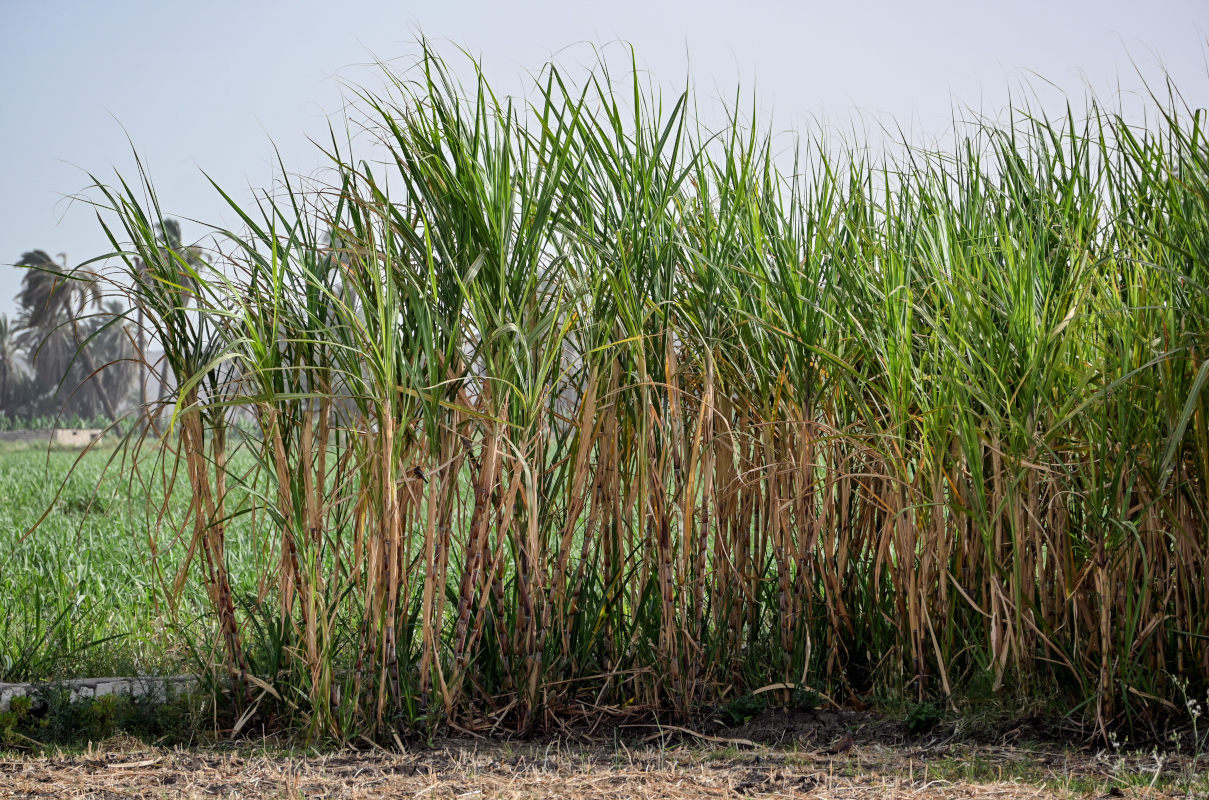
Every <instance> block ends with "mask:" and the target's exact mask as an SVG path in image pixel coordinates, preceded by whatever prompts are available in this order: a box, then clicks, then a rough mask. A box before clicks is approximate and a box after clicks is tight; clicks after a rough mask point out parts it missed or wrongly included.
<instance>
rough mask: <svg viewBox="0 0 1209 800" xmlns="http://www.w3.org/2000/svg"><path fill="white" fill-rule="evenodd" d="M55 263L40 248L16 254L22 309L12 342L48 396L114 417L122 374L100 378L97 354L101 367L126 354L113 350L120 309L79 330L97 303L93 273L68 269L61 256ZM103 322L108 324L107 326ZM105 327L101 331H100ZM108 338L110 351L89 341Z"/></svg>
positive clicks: (77, 408) (81, 410)
mask: <svg viewBox="0 0 1209 800" xmlns="http://www.w3.org/2000/svg"><path fill="white" fill-rule="evenodd" d="M60 259H62V263H61V264H59V263H56V262H55V261H54V260H53V259H52V258H51V257H50V255H49V254H47V253H46V251H44V250H32V251H30V252H27V253H25V254H23V255H22V256H21V260H20V261H18V262H17V265H18V266H24V267H26V268H27V272H26V273H25V277H24V278H22V281H21V291H20V292H18V293H17V303H18V305H19V306H20V308H21V311H20V314H19V316H18V321H17V326H16V327H17V329H18V334H17V337H16V345H17V346H18V347H20V348H21V349H22V350H24V351H25V353H26V357H27V359H28V361H29V363H30V365H31V366H32V367H33V370H34V374H35V377H36V378H37V380H38V383H39V385H40V386H41V387H42V389H43V390H44V391H46V392H47V393H48V394H52V395H53V394H54V393H55V392H56V391H60V392H63V393H64V394H65V395H66V397H67V402H66V404H65V409H66V408H67V407H71V408H72V410H74V411H76V412H77V413H83V414H85V415H88V414H95V413H97V412H98V411H101V410H103V411H104V413H105V414H106V415H107V416H108V417H109V418H110V419H117V416H118V410H117V406H116V402H115V401H118V402H120V400H121V377H122V375H121V373H122V372H126V373H127V374H128V370H121V369H118V370H116V371H115V373H116V374H114V375H109V376H104V377H103V376H102V374H101V372H100V370H98V368H97V364H98V361H97V358H96V356H103V357H104V358H105V360H103V361H101V362H100V364H101V367H102V369H104V368H106V367H110V366H112V365H114V364H118V363H121V362H122V361H124V360H125V359H127V358H128V357H129V356H128V354H121V353H120V348H119V349H115V345H114V341H113V339H112V335H110V336H109V337H106V336H105V334H106V333H108V334H112V333H114V332H117V329H116V328H115V327H114V326H113V325H111V323H113V322H114V316H116V315H117V314H120V313H121V309H120V308H119V309H117V310H116V314H115V311H114V310H113V309H110V310H109V311H108V312H103V313H101V314H98V315H95V316H93V318H92V319H91V320H89V321H87V322H86V324H85V326H84V330H83V331H82V330H81V321H82V319H83V318H84V314H85V311H86V310H87V309H88V307H89V306H90V305H91V306H93V307H94V308H95V309H97V310H98V311H101V310H102V307H101V290H100V285H99V282H98V276H97V275H96V273H94V272H91V271H89V270H81V269H76V270H68V269H67V262H66V259H67V257H66V255H65V254H60ZM106 326H108V327H106ZM102 328H104V330H102ZM106 338H109V340H110V341H109V342H108V348H109V352H105V353H103V352H102V351H101V348H99V347H95V346H94V344H96V343H99V342H101V341H104V340H105V339H106Z"/></svg>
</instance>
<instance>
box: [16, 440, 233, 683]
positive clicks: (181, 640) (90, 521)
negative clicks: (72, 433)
mask: <svg viewBox="0 0 1209 800" xmlns="http://www.w3.org/2000/svg"><path fill="white" fill-rule="evenodd" d="M123 466H124V465H123V463H122V461H121V458H120V453H116V452H115V450H114V449H113V448H112V447H109V448H95V449H93V450H90V451H88V452H86V453H81V452H80V451H78V450H60V449H54V450H50V451H49V452H48V450H47V448H46V447H45V446H41V447H30V446H4V445H0V497H2V498H4V502H3V503H0V552H3V553H4V554H5V559H4V569H3V570H0V608H3V609H4V610H5V611H4V614H3V615H2V616H0V681H41V680H54V679H60V678H70V677H85V676H102V675H165V674H179V673H182V672H194V671H196V670H197V669H198V667H199V662H198V660H197V657H196V654H195V653H194V650H193V648H195V647H196V646H197V644H198V642H199V641H203V640H205V638H206V634H205V630H206V624H205V621H204V619H203V618H204V597H203V596H202V595H201V593H200V592H197V591H190V592H187V593H186V594H185V595H183V596H182V597H181V598H180V602H179V604H178V607H177V608H175V609H173V608H172V607H171V606H170V605H168V604H167V602H166V597H167V592H166V591H165V588H164V581H165V579H166V580H167V581H168V582H171V580H172V578H173V577H174V575H175V571H176V570H177V569H178V568H179V566H180V564H181V555H182V545H181V543H180V542H174V541H173V540H174V539H176V538H177V537H176V536H175V533H174V531H173V529H172V527H171V526H170V525H168V526H161V525H160V524H159V522H158V520H159V507H160V506H161V504H162V498H163V496H164V493H163V492H162V491H158V492H157V491H154V490H148V489H147V487H140V486H138V485H137V484H136V485H135V486H134V487H133V489H132V487H131V484H130V472H129V470H128V469H127V470H125V471H124V470H123ZM125 466H127V467H128V465H125ZM183 505H184V504H183V498H182V499H177V500H176V502H174V503H173V504H171V505H170V508H171V509H173V510H174V512H175V513H176V514H177V515H178V516H179V515H180V514H181V513H182V512H183ZM43 514H45V518H43ZM39 519H41V522H40V524H38V525H37V527H36V528H34V529H33V530H30V529H31V528H32V527H33V526H34V523H36V522H38V521H39ZM27 532H28V533H27ZM239 536H240V529H239V528H238V526H236V527H235V528H234V530H233V531H232V545H233V548H232V551H231V553H232V563H233V567H234V570H233V574H234V575H235V576H236V582H237V585H238V586H239V587H240V589H241V593H242V594H245V595H254V593H255V589H256V562H255V559H254V558H253V557H252V555H251V554H250V553H247V552H245V551H241V550H240V549H239V547H238V540H239ZM153 543H154V546H153ZM153 553H155V556H154V557H153V555H152V554H153Z"/></svg>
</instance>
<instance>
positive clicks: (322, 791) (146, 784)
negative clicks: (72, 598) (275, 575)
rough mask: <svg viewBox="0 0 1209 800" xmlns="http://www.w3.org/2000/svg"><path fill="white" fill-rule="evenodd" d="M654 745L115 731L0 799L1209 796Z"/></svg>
mask: <svg viewBox="0 0 1209 800" xmlns="http://www.w3.org/2000/svg"><path fill="white" fill-rule="evenodd" d="M657 735H658V734H657ZM660 741H663V740H661V739H658V738H657V739H656V740H655V741H653V742H650V743H648V744H646V745H643V746H635V745H630V746H627V745H624V744H621V743H620V742H617V743H610V744H608V745H605V744H600V743H598V744H595V745H585V744H568V743H549V744H545V745H535V744H516V745H510V744H500V743H485V742H476V741H457V742H452V741H451V742H442V743H438V744H437V746H435V747H431V748H425V749H414V750H412V749H409V750H407V751H406V752H388V751H386V750H382V749H376V750H367V751H360V752H356V751H348V752H341V753H329V754H322V755H305V754H299V753H297V752H294V753H291V752H288V751H284V750H281V749H272V748H269V747H265V746H255V745H251V744H246V743H245V744H241V745H238V746H229V747H225V748H193V749H165V748H156V747H150V746H147V745H144V744H142V743H140V742H138V741H137V740H134V739H115V740H109V741H107V742H103V743H101V744H100V745H97V746H90V747H89V748H88V749H87V750H85V751H84V752H82V753H75V754H71V755H64V754H56V755H53V756H40V757H34V756H27V755H26V756H22V755H18V754H9V755H6V756H0V798H4V799H5V800H7V799H8V798H39V799H41V798H95V799H96V800H102V799H103V800H111V799H114V800H116V798H207V799H209V798H401V797H425V798H455V799H457V800H481V799H483V798H508V799H509V800H512V799H513V798H518V799H519V798H563V797H565V798H589V799H591V798H642V799H643V800H653V798H694V797H703V798H741V797H781V798H883V797H885V798H920V799H921V800H927V799H928V798H971V799H976V798H997V799H1000V800H1006V799H1007V798H1053V797H1058V798H1109V797H1150V798H1168V797H1209V782H1206V780H1205V778H1204V776H1203V774H1202V775H1197V774H1196V767H1197V766H1198V765H1197V764H1196V763H1194V762H1193V761H1192V760H1191V759H1189V758H1188V757H1175V756H1170V757H1163V756H1162V755H1158V756H1156V755H1155V754H1153V753H1152V754H1149V755H1134V756H1129V757H1122V756H1116V755H1105V754H1103V753H1095V752H1087V751H1085V752H1074V751H1071V752H1058V751H1045V750H1038V749H1035V748H1021V747H1014V746H1003V745H945V744H943V743H942V744H938V745H936V746H932V747H925V748H923V749H919V748H916V749H910V748H906V747H901V746H892V745H885V744H880V743H876V742H874V743H862V742H859V741H858V742H857V743H855V744H851V745H849V741H848V740H846V739H841V740H840V741H839V742H838V744H839V747H838V748H837V747H835V746H834V744H833V746H832V747H829V748H823V749H818V750H813V749H803V748H799V747H797V746H792V747H783V746H782V747H776V746H767V745H756V746H748V745H747V744H745V743H737V744H736V743H734V742H724V741H710V740H706V739H701V738H699V737H690V736H685V735H677V736H676V737H675V738H674V739H671V740H669V741H668V742H667V743H665V744H663V745H662V746H661V745H660V744H659V742H660ZM831 749H839V750H842V751H843V752H839V753H834V754H831V753H828V752H827V750H831ZM1200 766H1201V767H1202V768H1203V767H1204V766H1206V765H1205V764H1204V763H1202V764H1201V765H1200ZM1156 767H1157V768H1158V770H1157V774H1156Z"/></svg>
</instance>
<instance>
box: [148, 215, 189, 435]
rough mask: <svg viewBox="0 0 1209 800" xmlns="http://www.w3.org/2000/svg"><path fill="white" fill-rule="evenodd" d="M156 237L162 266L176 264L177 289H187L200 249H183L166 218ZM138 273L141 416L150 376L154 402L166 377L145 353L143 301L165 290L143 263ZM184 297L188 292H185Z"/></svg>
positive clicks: (173, 223) (160, 395) (175, 226)
mask: <svg viewBox="0 0 1209 800" xmlns="http://www.w3.org/2000/svg"><path fill="white" fill-rule="evenodd" d="M156 238H157V239H158V240H159V242H160V251H161V253H162V254H163V256H164V259H163V260H164V262H165V263H171V262H173V261H175V262H176V263H177V264H178V266H179V270H178V275H177V277H176V280H177V282H178V284H179V285H180V286H183V287H186V288H190V287H192V286H193V284H194V279H193V274H194V271H195V270H196V269H197V267H198V265H199V264H201V263H202V250H201V248H200V247H198V246H196V245H189V246H186V245H185V244H184V240H183V239H182V238H181V226H180V222H178V221H177V220H175V219H171V218H168V219H165V220H164V221H163V222H162V223H160V224H158V225H156ZM137 270H138V285H137V286H136V287H135V291H134V292H133V296H134V298H135V311H136V313H137V318H138V325H137V331H136V334H135V336H136V346H137V349H138V360H139V361H140V363H141V365H142V369H143V373H142V374H141V375H140V376H139V377H138V384H139V408H141V409H142V410H143V411H142V413H144V414H147V413H149V410H150V409H149V406H148V398H147V385H148V382H149V380H150V378H152V377H153V376H154V377H155V379H156V383H157V384H158V390H157V394H158V397H157V398H156V401H157V403H158V401H159V400H162V399H163V397H164V393H165V391H166V389H167V383H168V378H167V374H166V371H165V372H161V371H160V370H159V368H158V367H157V366H156V365H155V364H154V363H152V362H151V361H150V360H149V354H148V352H147V347H148V341H147V316H146V308H145V306H146V301H147V300H149V299H150V297H149V295H150V294H151V293H160V292H164V291H165V289H166V287H163V286H159V285H157V284H156V282H155V280H153V278H152V276H151V274H150V270H149V269H148V267H147V265H146V264H144V263H143V262H142V261H139V262H138V264H137ZM186 294H187V292H186Z"/></svg>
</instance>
